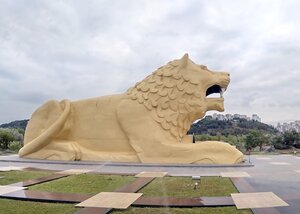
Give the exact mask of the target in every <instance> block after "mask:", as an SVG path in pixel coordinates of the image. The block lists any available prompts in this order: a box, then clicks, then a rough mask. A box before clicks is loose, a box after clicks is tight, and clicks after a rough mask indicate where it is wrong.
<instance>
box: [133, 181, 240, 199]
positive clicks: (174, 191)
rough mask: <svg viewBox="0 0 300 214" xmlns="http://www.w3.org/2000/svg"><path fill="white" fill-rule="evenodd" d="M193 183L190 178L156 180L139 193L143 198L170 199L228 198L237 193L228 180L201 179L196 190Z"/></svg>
mask: <svg viewBox="0 0 300 214" xmlns="http://www.w3.org/2000/svg"><path fill="white" fill-rule="evenodd" d="M195 182H196V181H195V180H192V179H191V177H164V178H156V179H155V180H154V181H152V182H151V183H150V184H148V185H147V186H146V187H144V188H143V189H141V190H140V191H139V192H142V193H143V195H144V196H170V197H200V196H230V193H237V192H238V191H237V189H236V188H235V186H234V185H233V184H232V182H231V180H230V179H229V178H221V177H201V182H199V181H198V183H199V186H198V188H197V189H194V184H195Z"/></svg>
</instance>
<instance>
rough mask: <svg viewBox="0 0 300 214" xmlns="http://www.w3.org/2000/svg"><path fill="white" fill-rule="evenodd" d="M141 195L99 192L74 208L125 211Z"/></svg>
mask: <svg viewBox="0 0 300 214" xmlns="http://www.w3.org/2000/svg"><path fill="white" fill-rule="evenodd" d="M142 195H143V193H121V192H100V193H99V194H97V195H94V196H93V197H91V198H89V199H87V200H85V201H82V202H81V203H79V204H76V205H75V206H76V207H99V208H115V209H127V208H128V207H129V206H130V205H131V204H132V203H133V202H134V201H136V200H137V199H138V198H139V197H141V196H142Z"/></svg>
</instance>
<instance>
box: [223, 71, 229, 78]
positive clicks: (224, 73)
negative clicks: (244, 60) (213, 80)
mask: <svg viewBox="0 0 300 214" xmlns="http://www.w3.org/2000/svg"><path fill="white" fill-rule="evenodd" d="M221 73H222V74H223V75H226V76H228V77H230V73H227V72H221Z"/></svg>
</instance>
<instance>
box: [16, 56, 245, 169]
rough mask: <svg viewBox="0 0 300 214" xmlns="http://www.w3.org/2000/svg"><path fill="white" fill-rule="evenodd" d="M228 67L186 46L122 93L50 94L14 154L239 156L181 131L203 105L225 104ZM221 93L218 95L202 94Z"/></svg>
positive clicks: (174, 158) (165, 158)
mask: <svg viewBox="0 0 300 214" xmlns="http://www.w3.org/2000/svg"><path fill="white" fill-rule="evenodd" d="M229 81H230V78H229V74H228V73H224V72H213V71H210V70H208V69H207V67H206V66H203V65H197V64H195V63H194V62H193V61H191V60H190V59H189V57H188V55H187V54H185V55H184V56H183V57H182V58H181V59H177V60H173V61H171V62H169V63H168V64H167V65H165V66H163V67H160V68H158V69H157V70H156V71H154V72H153V73H152V74H151V75H149V76H147V77H146V78H145V79H144V80H143V81H141V82H138V83H137V84H136V85H135V86H134V87H132V88H130V89H128V91H127V92H126V93H124V94H118V95H111V96H104V97H97V98H92V99H86V100H80V101H74V102H71V101H69V100H63V101H61V102H59V101H55V100H50V101H48V102H46V103H45V104H43V105H42V106H41V107H39V108H38V109H37V110H36V111H35V112H34V113H33V115H32V117H31V119H30V121H29V123H28V125H27V128H26V132H25V138H24V146H23V148H22V149H21V150H20V151H19V156H20V157H24V158H33V159H49V160H86V161H112V162H141V163H223V164H224V163H225V164H230V163H240V162H241V161H242V160H243V154H242V153H241V152H240V151H239V150H237V149H236V148H235V147H233V146H231V145H229V144H228V143H224V142H217V141H206V142H197V143H192V140H191V138H190V137H188V136H187V135H186V133H187V131H188V130H189V128H190V126H191V124H192V122H193V121H195V120H197V119H200V118H202V117H203V116H204V115H205V113H206V111H209V110H217V111H224V98H223V96H222V94H223V92H224V91H225V90H226V88H227V86H228V84H229ZM212 93H220V94H221V97H220V98H208V97H207V96H208V95H209V94H212Z"/></svg>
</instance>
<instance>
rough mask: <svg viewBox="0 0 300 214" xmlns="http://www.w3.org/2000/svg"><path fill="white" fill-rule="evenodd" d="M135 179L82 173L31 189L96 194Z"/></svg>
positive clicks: (111, 189)
mask: <svg viewBox="0 0 300 214" xmlns="http://www.w3.org/2000/svg"><path fill="white" fill-rule="evenodd" d="M134 179H135V178H134V177H132V176H121V175H99V174H98V175H97V174H80V175H71V176H68V177H65V178H61V179H58V180H54V181H50V182H46V183H42V184H37V185H34V186H31V187H29V189H31V190H40V191H48V192H66V193H83V194H89V193H90V194H96V193H99V192H109V191H113V190H115V189H117V188H118V187H121V186H124V185H126V184H129V183H130V182H132V181H133V180H134Z"/></svg>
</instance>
